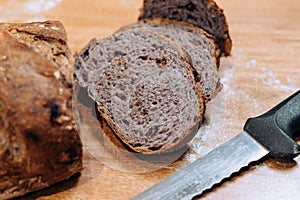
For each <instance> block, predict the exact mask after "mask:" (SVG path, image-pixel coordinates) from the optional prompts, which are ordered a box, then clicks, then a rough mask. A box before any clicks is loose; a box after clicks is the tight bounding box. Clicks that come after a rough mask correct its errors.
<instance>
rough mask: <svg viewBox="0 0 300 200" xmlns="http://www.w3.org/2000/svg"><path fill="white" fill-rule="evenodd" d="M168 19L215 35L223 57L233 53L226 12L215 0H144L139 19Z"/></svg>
mask: <svg viewBox="0 0 300 200" xmlns="http://www.w3.org/2000/svg"><path fill="white" fill-rule="evenodd" d="M147 18H166V19H171V20H177V21H184V22H187V23H190V24H193V25H195V26H197V27H200V28H202V29H203V30H205V31H206V32H208V33H210V34H211V35H213V36H214V37H215V39H216V41H217V44H218V47H219V48H220V50H221V53H222V55H225V56H228V55H229V54H230V52H231V48H232V41H231V38H230V35H229V28H228V24H227V20H226V17H225V15H224V12H223V10H222V9H221V8H219V6H218V5H217V4H216V3H215V2H214V1H213V0H144V6H143V8H142V9H141V14H140V17H139V19H147Z"/></svg>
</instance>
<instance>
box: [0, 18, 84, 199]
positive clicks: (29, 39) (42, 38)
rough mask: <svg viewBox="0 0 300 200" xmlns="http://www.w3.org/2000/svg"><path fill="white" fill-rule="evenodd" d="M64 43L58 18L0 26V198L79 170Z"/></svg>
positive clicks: (78, 145) (68, 59)
mask: <svg viewBox="0 0 300 200" xmlns="http://www.w3.org/2000/svg"><path fill="white" fill-rule="evenodd" d="M66 42H67V41H66V32H65V29H64V27H63V26H62V24H61V23H60V22H56V21H47V22H43V23H42V22H41V23H28V24H0V44H1V45H0V77H1V78H0V85H1V87H0V191H1V192H0V199H9V198H13V197H17V196H20V195H23V194H25V193H28V192H32V191H35V190H39V189H42V188H45V187H49V186H50V185H52V184H54V183H57V182H60V181H63V180H65V179H67V178H69V177H71V176H72V175H74V174H75V173H79V172H80V171H81V170H82V144H81V141H80V139H79V136H78V134H77V131H76V129H75V125H74V120H73V115H72V76H71V75H72V71H71V69H72V67H71V53H70V50H69V49H68V47H67V45H66ZM69 70H70V71H69Z"/></svg>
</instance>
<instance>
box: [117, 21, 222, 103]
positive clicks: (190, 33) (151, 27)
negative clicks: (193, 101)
mask: <svg viewBox="0 0 300 200" xmlns="http://www.w3.org/2000/svg"><path fill="white" fill-rule="evenodd" d="M130 29H131V30H133V29H134V30H148V31H152V32H156V33H159V34H162V35H164V36H166V37H168V38H169V39H171V40H173V41H174V42H175V43H177V44H178V46H181V47H182V48H183V49H184V50H185V51H186V52H188V54H189V56H190V57H191V59H192V63H193V67H194V69H195V70H196V72H197V74H198V75H199V78H198V79H199V81H200V85H201V87H202V91H203V93H204V96H205V98H206V102H208V101H209V100H211V99H213V98H214V97H215V96H216V94H218V92H219V91H220V90H221V88H222V84H221V83H220V77H219V74H218V68H219V62H220V56H219V55H220V54H219V51H218V49H217V48H216V44H215V42H214V40H213V39H212V37H211V36H210V35H208V34H207V33H206V32H204V31H202V29H200V28H197V27H195V26H193V25H191V24H187V23H184V22H178V21H173V20H172V21H171V20H167V19H146V20H140V21H139V22H137V23H135V24H131V25H129V26H126V27H123V28H121V29H120V30H119V32H121V31H124V30H130Z"/></svg>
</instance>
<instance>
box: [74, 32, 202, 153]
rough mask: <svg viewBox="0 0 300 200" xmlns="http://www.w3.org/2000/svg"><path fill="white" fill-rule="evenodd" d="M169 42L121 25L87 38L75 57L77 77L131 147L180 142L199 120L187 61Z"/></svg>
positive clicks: (159, 147) (161, 148) (197, 92)
mask: <svg viewBox="0 0 300 200" xmlns="http://www.w3.org/2000/svg"><path fill="white" fill-rule="evenodd" d="M120 34H123V38H122V39H120ZM124 34H125V35H124ZM132 34H135V35H139V36H138V37H137V36H135V37H132ZM115 37H116V38H115ZM137 38H140V39H137ZM134 41H137V42H136V43H135V44H134ZM105 44H110V45H105ZM172 46H173V45H171V46H170V43H168V41H167V40H165V39H163V40H162V39H160V37H159V36H158V35H157V34H153V33H151V32H143V31H126V32H122V33H117V34H116V35H114V36H112V37H109V38H105V39H102V40H94V41H92V42H91V43H90V44H89V45H88V46H87V47H86V48H85V49H84V50H83V51H82V52H81V53H80V54H79V56H78V57H77V61H76V69H77V73H76V77H81V78H78V81H79V83H81V82H83V84H82V85H83V86H85V87H86V88H87V90H88V91H89V93H90V96H91V97H92V98H93V99H94V100H95V101H96V102H97V103H98V108H99V111H100V113H101V114H102V116H103V117H104V118H105V119H106V121H107V122H108V124H109V126H110V127H111V128H112V129H113V130H114V132H115V133H116V134H117V135H118V136H119V137H120V139H121V140H122V141H123V142H124V143H125V144H127V145H128V146H129V147H130V148H131V149H133V150H134V151H136V152H141V153H158V152H166V151H169V150H171V149H175V148H177V147H178V148H180V147H182V145H185V144H186V143H187V142H188V141H189V140H190V139H191V138H193V136H194V135H195V134H196V133H197V131H198V129H199V126H200V123H201V122H202V119H203V112H204V98H203V96H202V91H201V89H200V87H199V84H198V83H196V82H195V80H194V76H193V72H192V70H191V68H189V67H188V66H189V65H188V62H186V60H185V59H184V58H183V57H182V56H181V54H180V53H177V52H176V51H178V49H177V48H175V49H174V47H172ZM116 50H118V53H116V52H115V51H116ZM119 52H121V53H119ZM95 60H96V61H97V62H95ZM81 68H83V69H81ZM87 69H88V70H87ZM82 73H87V74H84V75H83V74H82ZM84 77H88V78H84Z"/></svg>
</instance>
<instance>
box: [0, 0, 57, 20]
mask: <svg viewBox="0 0 300 200" xmlns="http://www.w3.org/2000/svg"><path fill="white" fill-rule="evenodd" d="M61 1H62V0H9V1H4V2H1V5H0V22H9V21H13V20H16V19H20V18H22V19H23V20H25V21H26V22H32V21H41V20H44V19H45V17H44V16H42V13H43V12H47V11H49V10H51V9H53V8H55V7H56V6H58V5H59V4H60V3H61Z"/></svg>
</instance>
